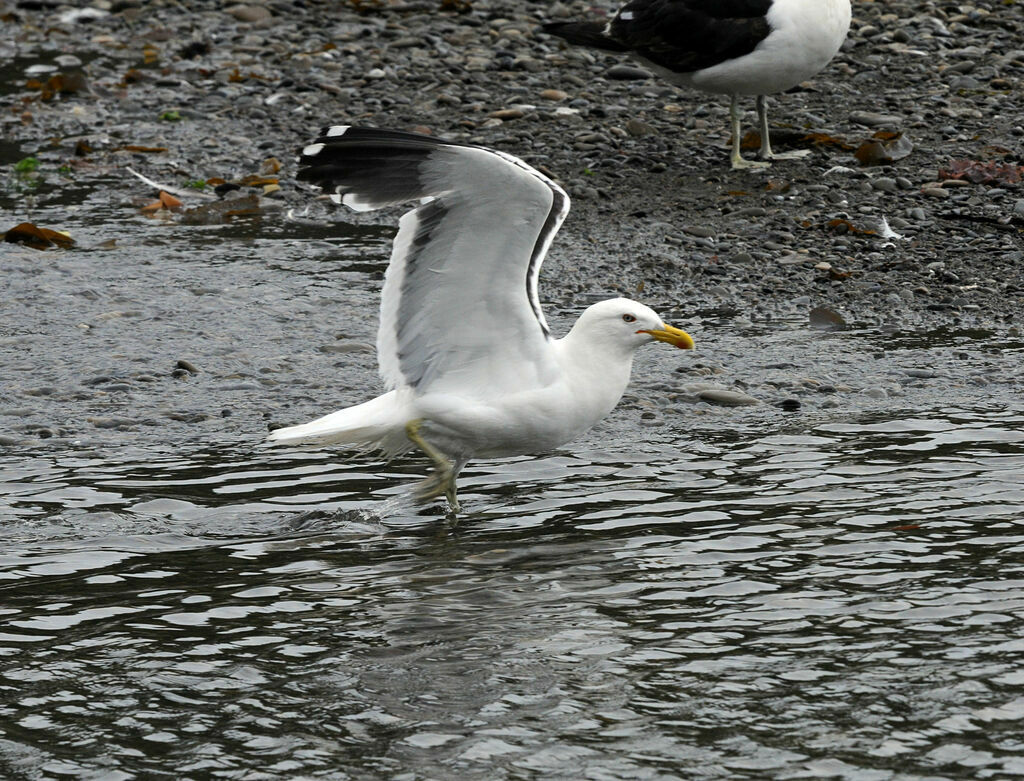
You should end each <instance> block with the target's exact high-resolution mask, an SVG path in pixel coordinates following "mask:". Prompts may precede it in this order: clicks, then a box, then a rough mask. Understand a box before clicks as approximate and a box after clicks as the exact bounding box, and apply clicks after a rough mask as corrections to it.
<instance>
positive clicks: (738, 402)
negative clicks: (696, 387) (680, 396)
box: [697, 388, 761, 407]
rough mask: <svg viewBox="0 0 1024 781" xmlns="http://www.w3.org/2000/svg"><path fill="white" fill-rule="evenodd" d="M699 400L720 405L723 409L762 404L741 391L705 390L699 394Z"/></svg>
mask: <svg viewBox="0 0 1024 781" xmlns="http://www.w3.org/2000/svg"><path fill="white" fill-rule="evenodd" d="M697 398H698V399H700V400H701V401H706V402H708V403H709V404H720V405H721V406H723V407H743V406H747V405H750V404H760V403H761V402H760V401H759V400H757V399H755V398H754V397H753V396H748V395H747V394H746V393H742V392H740V391H731V390H719V389H717V388H712V389H709V390H703V391H701V392H700V393H698V394H697Z"/></svg>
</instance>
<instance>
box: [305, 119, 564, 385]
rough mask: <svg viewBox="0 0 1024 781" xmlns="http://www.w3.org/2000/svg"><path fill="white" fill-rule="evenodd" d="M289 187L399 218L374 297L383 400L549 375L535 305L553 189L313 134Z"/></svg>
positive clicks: (488, 168) (522, 174) (347, 137)
mask: <svg viewBox="0 0 1024 781" xmlns="http://www.w3.org/2000/svg"><path fill="white" fill-rule="evenodd" d="M300 162H301V166H302V167H301V168H300V170H299V174H298V176H299V178H300V179H303V180H305V181H309V182H313V183H315V184H317V185H319V186H321V187H322V188H323V189H324V190H325V191H326V192H328V193H330V194H331V197H332V198H333V200H335V201H336V202H337V203H343V204H345V205H346V206H348V207H350V208H353V209H356V210H369V209H377V208H380V207H382V206H387V205H393V204H399V203H403V202H405V201H410V200H419V201H420V202H421V203H420V205H419V206H418V207H416V208H415V209H413V210H412V211H409V212H407V213H406V214H405V215H403V216H402V218H401V220H400V222H399V231H398V235H397V236H396V238H395V241H394V247H393V250H392V254H391V262H390V264H389V266H388V270H387V274H386V276H385V282H384V289H383V291H382V294H381V323H380V330H379V332H378V336H377V352H378V361H379V364H380V373H381V376H382V377H383V379H384V381H385V383H386V384H387V386H388V387H389V388H401V387H409V388H413V389H414V390H416V391H417V392H421V393H422V392H425V391H427V390H428V389H429V390H439V389H446V388H449V387H450V388H455V389H458V391H459V393H461V394H469V395H473V393H474V392H475V391H479V392H480V393H484V392H485V391H486V389H488V388H491V389H493V388H495V387H498V388H502V389H503V390H504V391H509V390H511V391H514V390H515V389H516V388H518V387H537V386H538V385H544V384H545V383H546V382H548V381H549V380H550V378H552V377H554V376H556V375H557V370H556V367H554V366H553V365H552V360H553V359H552V357H551V351H550V349H549V341H550V338H551V337H550V334H549V331H548V327H547V323H546V321H545V319H544V314H543V312H542V310H541V306H540V299H539V297H538V294H537V280H538V275H539V274H540V267H541V264H542V263H543V261H544V256H545V254H546V253H547V249H548V246H549V245H550V244H551V240H552V238H553V237H554V235H555V233H556V232H557V231H558V228H559V226H560V225H561V224H562V221H563V220H564V219H565V215H566V214H567V213H568V211H569V197H568V196H567V195H566V194H565V192H564V191H563V190H562V188H561V187H559V186H558V185H557V184H555V183H554V182H552V181H551V180H550V179H548V178H547V177H546V176H544V175H542V174H541V173H539V172H538V171H536V170H534V169H533V168H531V167H529V166H528V165H526V164H525V163H523V162H522V161H520V160H517V159H516V158H513V157H510V156H507V155H504V154H502V153H500V152H494V151H491V150H488V149H483V148H480V147H474V146H463V145H460V144H453V143H451V142H446V141H442V140H438V139H434V138H431V137H429V136H422V135H418V134H413V133H403V132H401V131H394V130H378V129H373V128H356V127H346V126H336V127H329V128H325V129H324V130H323V131H321V134H320V137H319V138H318V139H317V140H316V142H315V143H313V144H310V145H309V146H307V147H306V148H305V149H304V150H303V153H302V157H301V160H300Z"/></svg>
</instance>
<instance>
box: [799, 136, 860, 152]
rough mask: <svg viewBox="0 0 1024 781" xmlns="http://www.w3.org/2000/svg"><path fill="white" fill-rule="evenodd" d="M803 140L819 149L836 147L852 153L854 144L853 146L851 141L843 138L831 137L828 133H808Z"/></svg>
mask: <svg viewBox="0 0 1024 781" xmlns="http://www.w3.org/2000/svg"><path fill="white" fill-rule="evenodd" d="M803 140H804V141H806V142H808V143H810V144H813V145H814V146H818V147H833V146H834V147H838V148H839V149H844V150H846V151H850V150H852V149H853V144H851V143H850V142H849V141H846V140H844V139H842V138H837V137H836V136H830V135H828V134H827V133H807V134H806V135H805V136H804V139H803Z"/></svg>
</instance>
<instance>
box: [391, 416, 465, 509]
mask: <svg viewBox="0 0 1024 781" xmlns="http://www.w3.org/2000/svg"><path fill="white" fill-rule="evenodd" d="M422 425H423V419H422V418H417V419H416V420H410V421H409V422H408V423H406V424H405V435H406V436H407V437H408V438H409V441H410V442H412V443H413V444H414V445H416V447H418V448H419V449H420V450H422V451H423V452H424V453H425V454H426V456H427V457H428V458H429V459H430V460H431V461H433V462H434V465H435V466H436V467H437V470H436V471H435V472H434V474H432V475H431V476H430V477H428V478H427V479H426V480H424V481H423V482H422V483H420V485H419V488H418V489H417V491H416V499H417V500H419V501H421V502H425V501H428V500H430V499H433V498H434V497H435V496H440V495H441V494H444V495H445V498H447V499H448V504H450V505H451V507H452V511H453V512H459V510H461V509H462V508H461V507H460V506H459V498H458V496H457V495H456V493H455V478H456V476H457V475H458V473H459V470H458V468H456V467H453V466H452V462H451V461H449V460H448V458H447V457H446V456H445V454H444V453H442V452H441V451H440V450H438V449H437V448H436V447H434V446H433V445H431V444H430V443H429V442H427V440H425V439H424V438H423V436H422V435H421V434H420V427H421V426H422ZM460 466H461V465H460Z"/></svg>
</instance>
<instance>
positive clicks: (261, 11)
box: [225, 5, 272, 23]
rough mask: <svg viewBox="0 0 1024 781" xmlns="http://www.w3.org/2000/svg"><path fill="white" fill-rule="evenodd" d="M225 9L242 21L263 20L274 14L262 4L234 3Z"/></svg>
mask: <svg viewBox="0 0 1024 781" xmlns="http://www.w3.org/2000/svg"><path fill="white" fill-rule="evenodd" d="M225 10H226V11H227V13H229V14H230V15H231V16H233V17H235V19H237V20H238V21H240V22H249V23H252V22H263V21H266V20H267V19H270V18H271V16H272V14H271V13H270V11H268V10H267V9H266V8H265V7H263V6H261V5H233V6H230V7H229V8H226V9H225Z"/></svg>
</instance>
